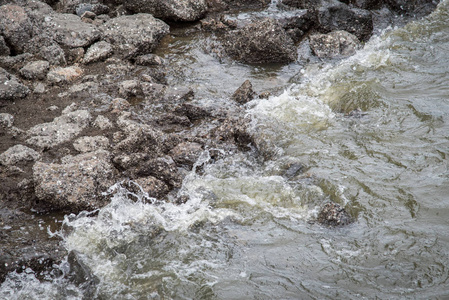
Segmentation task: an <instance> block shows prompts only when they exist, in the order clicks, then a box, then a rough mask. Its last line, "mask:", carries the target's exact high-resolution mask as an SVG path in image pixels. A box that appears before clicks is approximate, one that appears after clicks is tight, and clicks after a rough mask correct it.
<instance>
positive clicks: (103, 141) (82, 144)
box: [73, 136, 109, 153]
mask: <svg viewBox="0 0 449 300" xmlns="http://www.w3.org/2000/svg"><path fill="white" fill-rule="evenodd" d="M73 147H74V148H75V150H76V151H79V152H81V153H86V152H92V151H96V150H100V149H104V150H107V148H108V147H109V140H108V138H107V137H105V136H83V137H80V138H79V139H77V140H76V141H75V142H74V143H73Z"/></svg>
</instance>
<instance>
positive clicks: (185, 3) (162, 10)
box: [124, 0, 207, 21]
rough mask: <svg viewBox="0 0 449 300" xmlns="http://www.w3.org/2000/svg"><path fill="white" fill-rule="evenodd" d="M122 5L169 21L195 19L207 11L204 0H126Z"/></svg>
mask: <svg viewBox="0 0 449 300" xmlns="http://www.w3.org/2000/svg"><path fill="white" fill-rule="evenodd" d="M124 5H125V7H126V8H127V9H129V10H131V11H133V12H138V13H149V14H152V15H153V16H155V17H156V18H160V19H163V20H171V21H196V20H198V19H201V18H202V17H203V16H204V15H205V14H206V12H207V5H206V1H205V0H128V1H125V2H124Z"/></svg>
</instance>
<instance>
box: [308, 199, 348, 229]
mask: <svg viewBox="0 0 449 300" xmlns="http://www.w3.org/2000/svg"><path fill="white" fill-rule="evenodd" d="M317 221H318V223H320V224H321V225H325V226H328V227H337V226H344V225H348V224H350V223H352V222H354V219H353V218H352V217H351V215H350V214H349V213H348V212H347V211H346V210H345V209H344V208H343V207H341V206H340V204H337V203H335V202H328V203H326V204H324V206H323V207H322V208H321V210H320V212H319V214H318V218H317Z"/></svg>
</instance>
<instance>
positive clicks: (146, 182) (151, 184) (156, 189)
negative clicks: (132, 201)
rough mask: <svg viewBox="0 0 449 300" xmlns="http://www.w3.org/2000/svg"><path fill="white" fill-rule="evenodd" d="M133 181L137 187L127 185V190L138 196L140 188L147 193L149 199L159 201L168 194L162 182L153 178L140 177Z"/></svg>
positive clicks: (166, 187) (167, 189)
mask: <svg viewBox="0 0 449 300" xmlns="http://www.w3.org/2000/svg"><path fill="white" fill-rule="evenodd" d="M133 181H134V182H135V183H137V184H138V185H139V186H138V187H136V186H135V185H133V184H131V183H128V185H127V188H128V190H130V191H131V192H134V193H136V194H139V192H140V188H141V189H142V190H143V191H144V192H146V193H148V196H149V197H153V198H157V199H161V198H162V197H164V196H165V195H167V194H168V192H169V188H168V186H167V185H166V184H165V183H164V182H163V181H162V180H159V179H157V178H156V177H153V176H148V177H140V178H137V179H134V180H133Z"/></svg>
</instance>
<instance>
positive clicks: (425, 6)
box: [384, 0, 440, 16]
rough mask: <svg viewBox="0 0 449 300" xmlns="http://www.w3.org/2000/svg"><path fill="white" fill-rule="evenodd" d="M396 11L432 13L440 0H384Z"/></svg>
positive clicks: (421, 14) (420, 14) (420, 13)
mask: <svg viewBox="0 0 449 300" xmlns="http://www.w3.org/2000/svg"><path fill="white" fill-rule="evenodd" d="M384 1H385V3H386V4H388V6H389V7H390V8H391V9H393V10H394V11H396V12H399V13H407V14H417V15H419V16H423V15H427V14H429V13H431V12H432V11H433V10H434V9H435V7H436V6H437V5H438V3H439V2H440V1H435V0H414V1H410V0H384Z"/></svg>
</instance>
